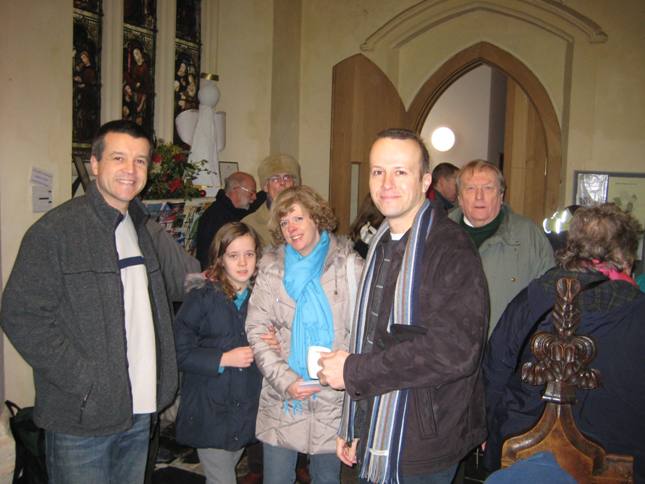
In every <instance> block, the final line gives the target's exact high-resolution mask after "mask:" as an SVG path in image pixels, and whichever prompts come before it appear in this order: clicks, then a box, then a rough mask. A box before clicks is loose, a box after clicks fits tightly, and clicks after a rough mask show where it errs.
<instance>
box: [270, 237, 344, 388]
mask: <svg viewBox="0 0 645 484" xmlns="http://www.w3.org/2000/svg"><path fill="white" fill-rule="evenodd" d="M328 251H329V234H327V232H323V233H322V234H321V236H320V241H319V242H318V244H316V247H314V250H312V251H311V253H310V254H309V255H307V256H304V257H303V256H302V255H300V254H299V253H298V252H297V251H296V250H295V249H294V248H293V247H291V246H290V245H287V246H286V247H285V251H284V253H285V255H284V278H283V279H282V282H283V283H284V287H285V289H286V290H287V294H289V297H290V298H291V299H293V300H294V301H295V302H296V311H295V313H294V316H293V321H292V323H291V352H290V354H289V367H290V368H291V369H292V370H293V371H295V372H296V373H297V374H298V375H300V376H301V377H302V378H304V379H305V380H310V378H309V373H308V372H307V350H308V348H309V347H310V346H314V345H316V346H326V347H327V348H331V347H332V344H333V342H334V320H333V318H332V314H331V306H329V301H328V300H327V296H326V295H325V292H324V291H323V288H322V285H321V284H320V277H321V276H322V272H323V265H324V263H325V259H326V258H327V252H328Z"/></svg>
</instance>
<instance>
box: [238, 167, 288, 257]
mask: <svg viewBox="0 0 645 484" xmlns="http://www.w3.org/2000/svg"><path fill="white" fill-rule="evenodd" d="M258 178H259V180H260V183H261V184H262V188H263V190H264V191H265V192H266V194H267V200H266V203H264V204H263V205H262V206H261V207H259V208H258V209H257V210H256V211H255V212H254V213H252V214H251V215H247V216H246V217H244V219H242V222H244V223H245V224H248V225H250V226H251V227H253V228H254V229H255V230H256V232H257V233H258V234H259V235H260V238H261V239H262V244H263V245H269V244H271V234H270V233H269V227H268V224H269V210H270V209H271V202H272V201H273V200H274V199H275V197H277V196H278V194H279V193H280V192H282V190H284V189H286V188H290V187H293V186H296V185H300V165H299V164H298V162H297V161H296V160H295V159H294V158H293V157H291V156H289V155H285V154H277V155H271V156H267V157H266V158H265V159H264V160H262V162H261V163H260V166H259V167H258Z"/></svg>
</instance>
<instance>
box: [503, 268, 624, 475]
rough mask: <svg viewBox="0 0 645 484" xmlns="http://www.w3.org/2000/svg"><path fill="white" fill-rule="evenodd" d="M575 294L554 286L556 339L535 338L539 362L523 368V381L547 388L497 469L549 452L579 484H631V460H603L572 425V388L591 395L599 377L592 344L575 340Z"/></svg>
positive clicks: (575, 285)
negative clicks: (533, 420) (539, 409)
mask: <svg viewBox="0 0 645 484" xmlns="http://www.w3.org/2000/svg"><path fill="white" fill-rule="evenodd" d="M579 292H580V282H579V281H577V280H576V279H571V278H562V279H560V280H558V282H557V296H556V302H555V306H554V308H553V324H554V327H555V333H547V332H540V333H536V334H535V335H533V337H532V338H531V350H532V352H533V354H534V355H535V357H536V358H537V360H538V361H537V362H536V363H531V362H529V363H525V364H524V365H523V367H522V380H523V381H524V382H526V383H529V384H532V385H543V384H545V383H546V390H545V392H544V395H543V396H542V399H543V400H545V401H546V405H545V408H544V412H543V413H542V417H541V418H540V420H539V421H538V423H537V424H536V425H535V426H534V427H533V428H532V429H530V430H529V431H528V432H526V433H524V434H521V435H518V436H515V437H511V438H509V439H507V440H506V441H505V442H504V446H503V448H502V467H503V468H504V467H509V466H510V465H512V464H513V463H515V462H517V461H518V460H521V459H525V458H527V457H529V456H531V455H533V454H536V453H538V452H544V451H550V452H552V453H553V454H554V456H555V458H556V460H557V462H558V464H559V465H560V467H562V468H563V469H564V470H565V471H567V472H568V473H569V474H570V475H571V476H572V477H573V478H574V479H576V480H577V481H578V482H581V483H594V484H595V483H633V482H634V477H633V476H634V474H633V472H634V471H633V468H634V459H633V457H631V456H625V455H616V454H607V453H606V452H605V450H604V449H603V448H602V447H601V446H600V445H598V444H596V443H595V442H592V441H591V440H589V439H587V438H586V437H585V436H584V435H582V433H581V432H580V431H579V430H578V428H577V426H576V423H575V421H574V419H573V414H572V411H571V408H572V405H573V404H574V403H575V390H576V388H582V389H587V390H593V389H595V388H597V387H598V384H599V381H600V374H599V372H598V371H597V370H595V369H591V368H589V366H588V365H589V364H590V363H591V361H592V360H593V358H594V357H595V355H596V346H595V343H594V341H593V340H592V339H591V338H588V337H586V336H577V335H576V334H575V330H576V327H577V326H578V324H579V323H580V311H579V309H578V306H577V302H576V296H577V295H578V293H579Z"/></svg>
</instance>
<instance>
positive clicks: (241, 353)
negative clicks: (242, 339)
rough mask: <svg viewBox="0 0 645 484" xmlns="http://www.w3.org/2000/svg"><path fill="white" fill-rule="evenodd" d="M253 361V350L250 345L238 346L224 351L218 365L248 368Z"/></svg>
mask: <svg viewBox="0 0 645 484" xmlns="http://www.w3.org/2000/svg"><path fill="white" fill-rule="evenodd" d="M251 363H253V350H251V347H250V346H238V347H237V348H234V349H232V350H231V351H226V352H225V353H224V354H222V358H221V359H220V362H219V364H220V366H232V367H234V368H248V367H249V366H251Z"/></svg>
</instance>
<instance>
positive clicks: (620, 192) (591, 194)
mask: <svg viewBox="0 0 645 484" xmlns="http://www.w3.org/2000/svg"><path fill="white" fill-rule="evenodd" d="M574 183H575V186H574V188H573V193H574V197H573V198H574V203H576V204H577V205H593V204H595V203H606V202H612V203H615V204H616V205H618V206H619V207H620V208H621V209H623V210H625V211H626V212H630V213H631V214H633V215H634V217H636V218H637V219H638V221H639V222H640V223H641V224H642V225H643V226H645V173H620V172H609V171H576V172H575V175H574Z"/></svg>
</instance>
